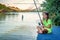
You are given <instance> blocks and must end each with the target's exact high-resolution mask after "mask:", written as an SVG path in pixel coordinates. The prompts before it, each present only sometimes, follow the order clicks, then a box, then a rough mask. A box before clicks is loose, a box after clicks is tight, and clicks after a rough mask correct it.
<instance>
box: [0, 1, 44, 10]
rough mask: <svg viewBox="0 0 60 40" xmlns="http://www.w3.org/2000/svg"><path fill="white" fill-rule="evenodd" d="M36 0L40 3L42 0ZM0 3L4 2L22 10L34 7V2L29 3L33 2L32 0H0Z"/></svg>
mask: <svg viewBox="0 0 60 40" xmlns="http://www.w3.org/2000/svg"><path fill="white" fill-rule="evenodd" d="M38 1H39V3H40V4H41V3H42V2H43V1H44V0H38ZM36 2H37V1H36ZM0 3H4V4H6V5H7V6H15V7H18V8H20V9H23V10H25V9H29V8H30V9H31V8H32V9H33V8H35V6H34V4H30V3H34V2H33V0H0ZM27 3H28V4H27ZM37 6H40V5H39V4H37Z"/></svg>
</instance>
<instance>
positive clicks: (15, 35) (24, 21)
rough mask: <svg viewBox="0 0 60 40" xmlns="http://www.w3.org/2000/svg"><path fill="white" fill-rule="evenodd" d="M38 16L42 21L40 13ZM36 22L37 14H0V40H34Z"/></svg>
mask: <svg viewBox="0 0 60 40" xmlns="http://www.w3.org/2000/svg"><path fill="white" fill-rule="evenodd" d="M22 15H23V16H22ZM40 16H41V19H42V13H41V12H40ZM38 22H39V16H38V13H37V12H6V13H4V14H0V39H1V40H36V38H37V32H36V31H37V30H36V26H37V25H38Z"/></svg>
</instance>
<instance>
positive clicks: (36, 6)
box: [33, 0, 42, 24]
mask: <svg viewBox="0 0 60 40" xmlns="http://www.w3.org/2000/svg"><path fill="white" fill-rule="evenodd" d="M33 1H34V4H35V7H36V9H37V12H38V15H39V19H40V21H41V17H40V14H39V10H38V7H37V4H36V2H35V0H33ZM41 24H42V22H41Z"/></svg>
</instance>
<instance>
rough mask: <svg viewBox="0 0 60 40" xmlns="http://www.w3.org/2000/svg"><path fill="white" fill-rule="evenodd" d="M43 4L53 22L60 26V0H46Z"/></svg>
mask: <svg viewBox="0 0 60 40" xmlns="http://www.w3.org/2000/svg"><path fill="white" fill-rule="evenodd" d="M41 6H42V7H43V9H42V11H47V12H49V13H50V18H51V19H52V21H53V24H55V25H58V26H60V0H45V1H44V2H43V4H41Z"/></svg>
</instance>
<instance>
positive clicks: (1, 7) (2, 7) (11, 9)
mask: <svg viewBox="0 0 60 40" xmlns="http://www.w3.org/2000/svg"><path fill="white" fill-rule="evenodd" d="M36 11H37V10H36V9H32V10H30V9H26V10H22V9H19V8H18V7H14V6H8V7H7V6H6V5H4V4H1V3H0V12H36Z"/></svg>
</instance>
